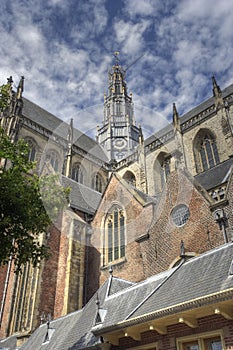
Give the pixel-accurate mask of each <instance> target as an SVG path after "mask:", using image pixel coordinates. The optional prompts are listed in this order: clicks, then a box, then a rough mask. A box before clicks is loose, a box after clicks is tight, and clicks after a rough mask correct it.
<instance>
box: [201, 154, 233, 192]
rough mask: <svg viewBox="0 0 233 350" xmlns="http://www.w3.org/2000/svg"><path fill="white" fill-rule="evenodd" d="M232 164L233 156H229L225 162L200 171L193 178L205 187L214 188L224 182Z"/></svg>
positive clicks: (207, 188)
mask: <svg viewBox="0 0 233 350" xmlns="http://www.w3.org/2000/svg"><path fill="white" fill-rule="evenodd" d="M232 165H233V158H229V159H228V160H226V161H225V162H223V163H221V164H218V165H216V166H215V167H213V168H211V169H209V170H207V171H205V172H203V173H200V174H198V175H196V176H195V179H196V180H197V181H198V182H199V183H200V184H201V185H202V186H203V187H204V188H205V189H206V190H209V189H211V188H215V187H217V186H219V185H221V184H223V183H225V182H226V181H227V179H228V176H229V174H230V172H229V170H230V168H231V166H232Z"/></svg>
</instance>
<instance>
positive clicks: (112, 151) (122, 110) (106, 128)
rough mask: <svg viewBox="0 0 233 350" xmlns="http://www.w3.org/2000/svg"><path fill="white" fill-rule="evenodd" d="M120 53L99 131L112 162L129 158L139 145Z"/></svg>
mask: <svg viewBox="0 0 233 350" xmlns="http://www.w3.org/2000/svg"><path fill="white" fill-rule="evenodd" d="M118 55H119V52H115V54H114V56H115V64H114V66H112V68H111V70H110V71H109V73H108V92H107V94H105V95H104V120H103V123H102V126H101V127H98V129H97V141H98V143H99V144H100V145H101V146H102V147H103V148H104V149H105V151H106V153H107V155H108V158H109V160H113V159H114V160H116V161H117V162H119V161H120V160H121V159H123V158H125V157H127V156H128V155H130V154H131V153H132V152H133V151H134V149H135V147H136V146H137V145H138V144H139V136H140V128H139V127H137V126H136V123H135V120H134V108H133V101H132V94H130V95H128V93H127V85H126V81H125V73H126V71H125V70H124V69H123V68H122V67H121V66H120V64H119V58H118Z"/></svg>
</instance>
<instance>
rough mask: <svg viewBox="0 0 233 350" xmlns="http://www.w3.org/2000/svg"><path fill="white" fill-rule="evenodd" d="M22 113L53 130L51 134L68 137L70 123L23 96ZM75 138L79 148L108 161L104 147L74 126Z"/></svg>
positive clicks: (50, 130)
mask: <svg viewBox="0 0 233 350" xmlns="http://www.w3.org/2000/svg"><path fill="white" fill-rule="evenodd" d="M22 113H23V116H24V117H26V118H27V119H29V120H31V121H32V122H34V123H36V124H37V125H39V126H41V127H43V128H45V129H46V130H48V131H49V132H51V134H53V135H55V136H59V137H61V138H62V139H64V140H66V139H67V134H68V130H69V125H68V124H67V123H65V122H64V121H62V120H61V119H59V118H57V117H56V116H55V115H53V114H51V113H49V112H48V111H46V110H45V109H43V108H41V107H40V106H38V105H37V104H35V103H33V102H31V101H29V100H28V99H26V98H23V112H22ZM73 139H74V145H75V146H77V147H78V148H80V149H82V150H84V151H85V152H86V153H88V154H91V155H92V156H94V157H97V158H98V159H100V160H102V161H103V162H107V161H108V158H107V157H106V155H105V152H104V150H103V149H102V147H101V146H100V145H99V144H98V143H97V142H95V141H94V140H93V139H92V138H90V137H89V136H87V135H85V134H84V133H82V132H81V131H80V130H78V129H75V128H74V135H73Z"/></svg>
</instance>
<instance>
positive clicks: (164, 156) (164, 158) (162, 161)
mask: <svg viewBox="0 0 233 350" xmlns="http://www.w3.org/2000/svg"><path fill="white" fill-rule="evenodd" d="M170 163H171V156H170V155H169V154H168V153H165V152H161V153H160V154H159V155H158V157H157V158H156V160H155V163H154V179H155V193H158V192H161V191H162V189H163V186H164V184H165V183H166V182H167V179H168V176H169V175H170V171H171V170H170Z"/></svg>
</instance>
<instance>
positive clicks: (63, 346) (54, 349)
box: [20, 277, 131, 350]
mask: <svg viewBox="0 0 233 350" xmlns="http://www.w3.org/2000/svg"><path fill="white" fill-rule="evenodd" d="M111 280H112V283H110V281H111ZM111 285H114V290H115V291H119V289H120V290H122V289H123V288H126V287H128V286H129V285H131V283H130V282H127V281H125V282H124V280H121V279H118V278H114V277H110V279H109V280H107V281H106V282H105V283H104V284H103V285H102V286H101V287H100V289H99V290H98V299H99V302H100V305H101V304H102V303H103V301H104V299H105V297H106V295H109V294H111V293H112V291H111V288H112V287H111ZM96 300H97V296H96V295H94V297H93V298H92V299H91V300H90V301H89V302H88V303H87V304H86V306H85V307H84V308H83V309H82V310H79V311H76V312H73V313H71V314H68V315H67V316H64V317H60V318H58V319H55V320H53V321H51V323H50V328H52V329H55V331H54V333H53V335H52V337H51V340H50V341H49V342H47V343H43V341H44V339H45V336H46V333H47V325H46V324H43V325H41V326H40V327H39V328H37V330H36V331H35V332H34V333H33V334H32V335H31V337H30V338H29V340H28V341H27V342H26V343H25V344H24V345H23V346H22V347H21V348H20V350H32V349H33V350H42V349H43V350H76V349H88V348H89V347H92V346H95V345H96V344H98V343H99V342H100V340H99V338H98V337H95V336H94V334H93V333H92V332H91V331H90V330H91V328H92V327H93V325H94V322H95V318H96V315H97V305H96Z"/></svg>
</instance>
